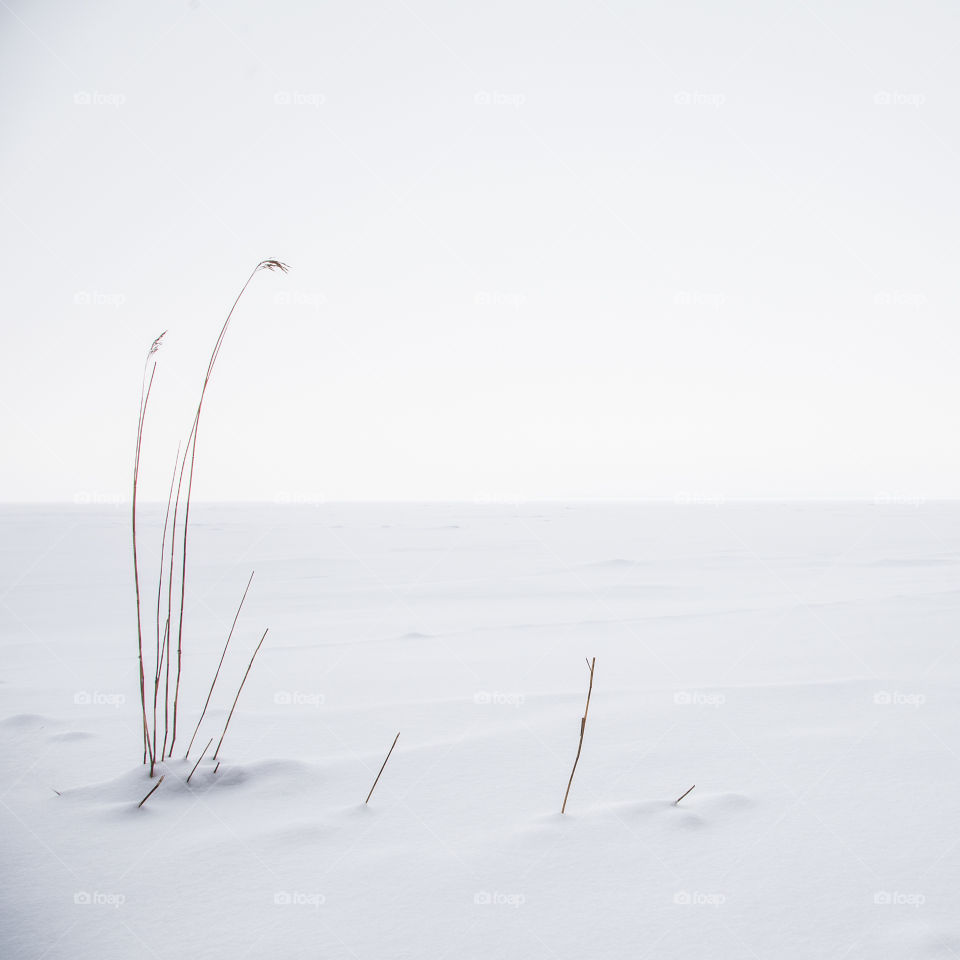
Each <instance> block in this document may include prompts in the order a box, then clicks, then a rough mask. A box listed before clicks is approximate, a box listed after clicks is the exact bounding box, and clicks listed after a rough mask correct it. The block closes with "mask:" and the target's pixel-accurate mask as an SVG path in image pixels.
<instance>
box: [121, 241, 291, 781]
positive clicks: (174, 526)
mask: <svg viewBox="0 0 960 960" xmlns="http://www.w3.org/2000/svg"><path fill="white" fill-rule="evenodd" d="M288 269H289V267H287V265H286V264H285V263H281V262H280V261H279V260H262V261H261V262H260V263H258V264H257V265H256V267H254V269H253V271H252V272H251V274H250V276H249V277H248V278H247V282H246V283H245V284H244V285H243V287H242V288H241V290H240V293H239V294H237V298H236V300H234V302H233V306H232V307H231V308H230V312H229V313H228V314H227V319H226V320H225V321H224V323H223V326H222V327H221V329H220V335H219V336H218V337H217V342H216V344H215V345H214V348H213V352H212V353H211V355H210V362H209V363H208V364H207V373H206V376H205V377H204V380H203V388H202V389H201V391H200V400H199V402H198V403H197V410H196V413H195V414H194V417H193V425H192V426H191V428H190V433H189V434H188V436H187V441H186V445H185V446H183V447H182V448H178V449H177V457H176V460H175V461H174V469H173V475H172V476H171V478H170V492H169V494H168V495H167V510H166V514H165V516H164V521H163V535H162V538H161V542H160V567H159V573H158V575H157V601H156V617H155V619H156V624H155V638H154V658H153V663H152V665H151V666H152V670H151V671H150V680H151V681H152V685H153V693H152V696H151V695H150V692H149V689H148V678H147V669H146V666H145V661H144V635H145V629H144V617H145V600H144V598H143V597H142V595H141V585H140V558H139V552H138V549H137V492H138V487H139V480H140V455H141V451H142V448H143V436H144V424H145V423H146V417H147V406H148V404H149V402H150V392H151V390H152V388H153V381H154V376H155V375H156V371H157V362H156V360H155V359H154V360H152V362H151V358H153V357H154V356H155V355H156V353H157V351H158V350H159V349H160V346H161V343H162V342H163V338H164V336H165V335H166V331H164V332H163V333H161V334H160V336H159V337H157V339H156V340H154V341H153V343H152V344H151V345H150V349H149V351H148V352H147V357H146V361H145V362H144V366H143V377H142V380H141V388H140V416H139V420H138V422H137V444H136V454H135V457H134V466H133V505H132V517H131V528H132V533H133V579H134V590H135V592H136V600H137V652H138V657H139V665H140V704H141V707H142V713H143V717H142V719H143V762H144V763H145V764H146V763H149V764H150V776H151V777H152V776H153V774H154V770H155V769H156V765H157V763H158V762H160V761H162V760H163V759H164V758H165V757H172V756H173V750H174V746H175V745H176V741H177V721H178V719H179V712H180V681H181V670H182V666H183V616H184V610H185V604H186V590H187V547H188V534H189V530H190V503H191V498H192V495H193V476H194V469H195V466H196V459H197V436H198V431H199V427H200V415H201V413H202V412H203V401H204V397H205V396H206V392H207V387H208V385H209V383H210V377H211V376H212V374H213V368H214V366H215V364H216V362H217V357H218V356H219V353H220V348H221V347H222V346H223V340H224V337H225V336H226V334H227V328H228V327H229V326H230V320H231V318H232V317H233V312H234V310H236V308H237V304H238V303H239V302H240V298H241V297H242V296H243V294H244V291H246V289H247V287H248V286H249V285H250V281H251V280H253V278H254V276H255V275H256V274H257V273H258V272H259V271H261V270H280V271H281V272H283V273H286V272H287V270H288ZM148 369H149V376H148ZM181 449H182V451H183V455H182V456H181ZM184 482H186V486H184ZM181 502H182V503H183V510H182V522H181ZM168 534H169V536H168ZM178 574H179V590H175V589H174V581H175V580H176V579H177V575H178ZM250 580H253V574H252V573H251V574H250ZM164 588H166V589H164ZM249 589H250V581H247V589H246V590H244V593H243V599H241V601H240V606H239V607H238V608H237V616H236V617H234V621H233V626H232V627H231V628H230V634H229V636H228V637H227V642H226V644H225V645H224V648H223V654H222V655H221V657H220V663H219V665H218V666H217V671H216V673H215V674H214V677H213V680H212V682H211V684H210V691H209V693H208V694H207V700H206V703H205V704H204V707H203V711H202V712H201V714H200V720H198V721H197V726H196V728H195V729H194V731H193V736H192V737H191V738H190V744H189V745H188V747H187V751H186V753H185V756H188V755H189V753H190V748H191V747H192V746H193V741H194V740H195V739H196V736H197V731H198V730H199V729H200V723H201V722H202V721H203V718H204V716H205V715H206V712H207V707H208V706H209V705H210V698H211V696H212V695H213V688H214V686H215V684H216V682H217V678H218V677H219V675H220V667H222V666H223V660H224V658H225V657H226V653H227V648H228V647H229V645H230V639H231V637H232V636H233V628H234V627H235V626H236V624H237V617H239V615H240V609H241V608H242V607H243V601H244V600H245V599H246V596H247V590H249ZM266 635H267V634H266V631H264V634H263V637H261V638H260V643H259V644H258V645H257V648H256V650H255V651H254V654H253V657H251V658H250V665H249V666H248V667H247V673H246V674H244V677H243V682H242V683H241V684H240V689H243V683H245V682H246V679H247V675H248V674H249V673H250V667H251V666H252V665H253V658H254V657H256V655H257V652H258V651H259V650H260V647H261V646H262V645H263V641H264V639H265V638H266ZM171 684H172V689H171ZM161 696H162V701H163V702H162V714H163V718H162V723H163V740H162V741H159V742H158V731H159V728H160V722H161V721H160V713H161V702H160V701H161ZM239 697H240V690H237V697H236V699H235V700H234V702H233V707H232V708H231V710H230V715H229V716H228V717H227V722H226V724H225V725H224V728H223V734H222V735H221V737H220V743H219V744H218V746H217V751H216V752H215V753H214V757H216V755H217V753H219V750H220V746H222V744H223V736H224V735H226V731H227V726H229V724H230V719H231V718H232V717H233V711H234V709H235V708H236V705H237V699H239ZM208 746H209V744H208ZM204 752H206V751H204Z"/></svg>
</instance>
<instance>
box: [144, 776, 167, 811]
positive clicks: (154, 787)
mask: <svg viewBox="0 0 960 960" xmlns="http://www.w3.org/2000/svg"><path fill="white" fill-rule="evenodd" d="M165 776H166V774H165V773H164V774H161V776H160V779H159V780H158V781H157V782H156V783H155V784H154V785H153V788H152V789H151V790H150V792H149V793H148V794H147V795H146V796H145V797H144V798H143V799H142V800H141V801H140V802H139V803H138V804H137V808H138V809H139V808H140V807H142V806H143V805H144V804H145V803H146V802H147V801H148V800H149V799H150V798H151V797H152V796H153V793H154V791H155V790H159V789H160V784H161V783H163V778H164V777H165Z"/></svg>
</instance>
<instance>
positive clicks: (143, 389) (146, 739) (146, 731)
mask: <svg viewBox="0 0 960 960" xmlns="http://www.w3.org/2000/svg"><path fill="white" fill-rule="evenodd" d="M166 333H167V331H166V330H164V331H163V333H161V334H160V336H159V337H157V338H156V340H154V341H153V343H152V344H150V349H149V350H148V351H147V356H146V359H145V360H144V361H143V374H142V376H141V378H140V413H139V416H138V419H137V445H136V451H135V453H134V458H133V495H132V498H131V509H130V529H131V533H132V538H133V585H134V592H135V594H136V601H137V658H138V661H139V666H140V707H141V711H142V714H143V762H144V763H146V762H147V756H148V755H149V757H150V776H151V777H152V776H153V768H154V763H155V753H154V749H153V745H152V744H151V741H150V725H149V723H148V722H147V689H146V679H145V674H144V669H143V617H142V614H141V604H140V563H139V556H138V552H137V490H138V486H139V481H140V452H141V450H142V449H143V427H144V424H145V422H146V419H147V406H148V405H149V403H150V391H151V390H152V389H153V378H154V376H155V375H156V372H157V363H156V361H154V363H153V367H152V368H151V370H150V380H149V382H148V381H147V366H148V365H149V363H150V358H151V357H152V356H153V355H154V354H155V353H156V352H157V351H158V350H159V349H160V344H161V342H162V341H163V338H164V336H166Z"/></svg>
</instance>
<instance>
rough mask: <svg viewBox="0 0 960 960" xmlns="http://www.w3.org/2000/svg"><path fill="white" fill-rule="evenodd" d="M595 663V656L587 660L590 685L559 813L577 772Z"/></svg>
mask: <svg viewBox="0 0 960 960" xmlns="http://www.w3.org/2000/svg"><path fill="white" fill-rule="evenodd" d="M596 664H597V658H596V657H594V658H593V659H592V660H587V667H588V669H589V670H590V686H589V687H588V688H587V705H586V706H585V707H584V708H583V716H582V717H581V718H580V742H579V743H578V744H577V755H576V757H575V758H574V760H573V769H572V770H571V771H570V779H569V780H568V781H567V792H566V793H565V794H564V795H563V806H562V807H561V808H560V812H561V813H566V812H567V798H568V797H569V796H570V787H571V786H572V785H573V775H574V774H575V773H576V772H577V763H578V762H579V761H580V751H581V750H582V749H583V734H584V731H585V730H586V728H587V713H589V711H590V694H591V693H593V668H594V667H595V666H596Z"/></svg>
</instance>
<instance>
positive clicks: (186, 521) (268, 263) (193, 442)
mask: <svg viewBox="0 0 960 960" xmlns="http://www.w3.org/2000/svg"><path fill="white" fill-rule="evenodd" d="M289 269H290V268H289V267H288V266H287V265H286V264H285V263H281V262H280V261H279V260H261V261H260V263H258V264H257V265H256V266H255V267H254V268H253V271H252V272H251V273H250V276H249V277H247V282H246V283H245V284H244V285H243V287H241V289H240V292H239V293H238V294H237V299H236V300H234V301H233V306H232V307H231V308H230V312H229V313H228V314H227V319H226V320H224V322H223V327H222V328H221V330H220V336H219V337H217V342H216V344H215V345H214V347H213V352H212V353H211V354H210V362H209V363H208V364H207V374H206V376H205V377H204V379H203V388H202V389H201V391H200V401H199V403H198V404H197V412H196V414H195V415H194V418H193V426H192V427H191V428H190V434H189V436H188V437H187V447H186V451H185V452H184V464H186V454H187V451H189V453H190V472H189V474H188V476H187V500H186V505H185V507H184V512H183V543H182V546H181V550H180V554H181V556H180V559H181V564H182V568H181V571H180V618H179V624H178V628H177V677H176V684H175V689H174V695H173V730H172V736H171V739H170V753H171V754H172V753H173V746H174V744H175V743H176V740H177V716H178V712H179V707H180V669H181V663H182V659H183V611H184V603H185V598H186V589H187V534H188V532H189V529H190V501H191V497H192V495H193V471H194V467H195V465H196V458H197V434H198V432H199V427H200V414H201V413H202V411H203V400H204V397H205V396H206V393H207V386H208V384H209V383H210V377H211V376H212V375H213V368H214V365H215V364H216V362H217V357H218V355H219V354H220V348H221V346H222V345H223V339H224V337H225V336H226V335H227V328H228V327H229V326H230V320H231V318H232V317H233V311H234V310H236V309H237V304H238V303H239V302H240V298H241V297H242V296H243V294H244V292H245V291H246V289H247V287H248V286H249V285H250V281H251V280H253V278H254V276H256V274H257V273H258V272H259V271H260V270H271V271H272V270H280V271H281V272H282V273H286V272H287V270H289ZM180 479H181V482H182V480H183V466H181V468H180Z"/></svg>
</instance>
